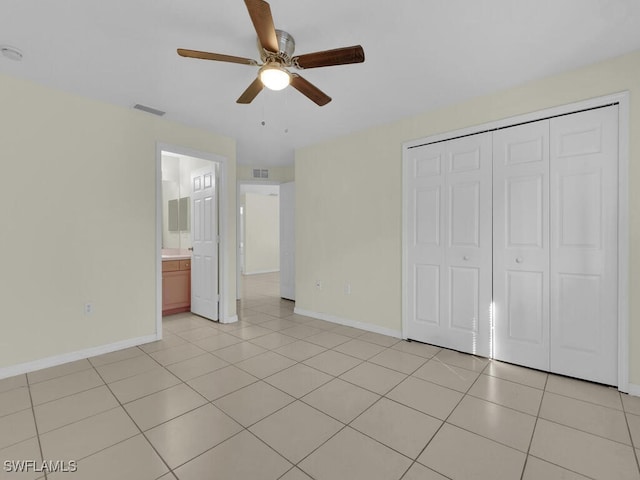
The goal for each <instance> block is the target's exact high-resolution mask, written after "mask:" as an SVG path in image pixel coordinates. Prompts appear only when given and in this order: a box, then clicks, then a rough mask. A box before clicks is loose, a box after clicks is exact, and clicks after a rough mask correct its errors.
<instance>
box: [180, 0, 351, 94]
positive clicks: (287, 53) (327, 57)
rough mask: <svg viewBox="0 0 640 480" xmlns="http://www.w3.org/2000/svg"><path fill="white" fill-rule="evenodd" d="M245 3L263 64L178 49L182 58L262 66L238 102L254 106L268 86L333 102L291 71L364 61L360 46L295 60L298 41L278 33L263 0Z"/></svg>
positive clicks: (250, 0) (326, 51)
mask: <svg viewBox="0 0 640 480" xmlns="http://www.w3.org/2000/svg"><path fill="white" fill-rule="evenodd" d="M244 3H245V4H246V6H247V10H249V16H250V17H251V21H252V22H253V26H254V28H255V29H256V33H257V34H258V50H260V58H261V59H262V63H258V62H257V61H256V60H252V59H250V58H243V57H234V56H232V55H223V54H220V53H209V52H200V51H197V50H186V49H183V48H179V49H178V55H180V56H182V57H191V58H200V59H203V60H217V61H219V62H230V63H240V64H243V65H254V66H259V67H260V70H259V71H258V76H257V78H256V79H255V80H254V81H253V82H252V83H251V85H249V87H248V88H247V89H246V90H245V91H244V92H243V93H242V95H240V98H238V100H236V102H237V103H245V104H246V103H251V102H252V101H253V99H254V98H256V96H257V95H258V94H259V93H260V92H261V91H262V89H263V88H264V87H265V86H266V87H267V88H269V89H271V90H282V89H283V88H286V87H287V86H288V85H291V86H292V87H293V88H295V89H296V90H298V91H299V92H300V93H302V94H303V95H305V96H306V97H307V98H309V99H310V100H311V101H313V102H315V103H316V104H318V105H319V106H323V105H326V104H327V103H329V102H330V101H331V97H329V96H328V95H327V94H325V93H324V92H323V91H321V90H320V89H319V88H317V87H316V86H315V85H313V84H311V83H310V82H308V81H307V80H305V79H304V78H302V77H301V76H300V75H298V74H297V73H291V72H290V71H289V70H288V68H291V67H293V68H296V69H306V68H317V67H329V66H332V65H346V64H350V63H362V62H364V50H363V49H362V47H361V46H360V45H354V46H352V47H343V48H336V49H334V50H322V51H320V52H314V53H307V54H305V55H298V56H295V57H294V56H292V55H293V52H294V50H295V41H294V40H293V37H292V36H291V35H290V34H289V33H287V32H285V31H282V30H276V28H275V27H274V25H273V17H272V16H271V7H270V6H269V4H268V3H267V2H265V1H264V0H244Z"/></svg>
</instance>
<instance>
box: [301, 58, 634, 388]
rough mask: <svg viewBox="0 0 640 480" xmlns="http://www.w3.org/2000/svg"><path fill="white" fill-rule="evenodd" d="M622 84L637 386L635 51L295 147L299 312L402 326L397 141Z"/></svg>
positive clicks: (591, 94)
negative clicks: (626, 99) (347, 288)
mask: <svg viewBox="0 0 640 480" xmlns="http://www.w3.org/2000/svg"><path fill="white" fill-rule="evenodd" d="M426 80H427V81H428V79H426ZM624 90H629V91H630V92H631V95H630V97H631V100H630V117H631V118H630V135H629V136H630V157H629V164H630V165H629V184H630V195H629V206H630V219H629V224H630V225H629V226H630V239H629V240H630V245H631V251H630V257H631V258H630V260H631V262H630V279H629V280H630V284H629V289H630V292H631V299H630V355H631V357H630V381H631V383H634V384H640V297H638V295H633V293H634V292H637V291H638V289H639V288H640V189H638V188H635V186H636V185H639V184H640V135H638V128H640V123H639V120H638V116H639V115H640V52H635V53H632V54H629V55H626V56H623V57H619V58H615V59H611V60H609V61H605V62H602V63H599V64H596V65H592V66H589V67H586V68H582V69H580V70H576V71H571V72H568V73H564V74H561V75H556V76H552V77H549V78H545V79H541V80H536V81H532V82H530V83H528V84H525V85H522V86H519V87H517V88H512V89H509V90H506V91H502V92H499V93H496V94H493V95H489V96H484V97H480V98H476V99H473V100H470V101H466V102H464V103H461V104H458V105H454V106H450V107H447V108H442V109H439V110H435V111H430V112H425V113H424V114H422V115H419V116H416V117H412V118H408V119H405V120H403V121H400V122H397V123H394V124H391V125H386V126H383V127H379V128H373V129H369V130H365V131H362V132H359V133H356V134H353V135H349V136H345V137H341V138H338V139H334V140H331V141H327V142H324V143H321V144H318V145H315V146H311V147H308V148H304V149H301V150H298V151H297V152H296V160H295V175H296V308H300V309H304V310H311V311H315V312H319V313H323V314H326V315H333V316H337V317H342V318H345V319H349V320H355V321H360V322H366V323H369V324H371V325H373V326H377V327H382V328H386V329H390V330H394V331H400V330H401V308H402V305H401V255H402V245H401V240H402V143H403V142H405V141H408V140H412V139H416V138H421V137H426V136H429V135H434V134H436V133H442V132H447V131H451V130H456V129H460V128H465V127H469V126H473V125H478V124H482V123H486V122H490V121H494V120H500V119H503V118H507V117H510V116H514V115H519V114H523V113H527V112H533V111H536V110H542V109H545V108H549V107H553V106H557V105H562V104H567V103H572V102H577V101H580V100H584V99H589V98H593V97H598V96H603V95H607V94H611V93H616V92H620V91H624ZM316 280H321V281H322V288H321V289H320V288H317V287H316V286H315V282H316ZM345 282H350V283H351V290H352V293H351V295H345V293H344V283H345Z"/></svg>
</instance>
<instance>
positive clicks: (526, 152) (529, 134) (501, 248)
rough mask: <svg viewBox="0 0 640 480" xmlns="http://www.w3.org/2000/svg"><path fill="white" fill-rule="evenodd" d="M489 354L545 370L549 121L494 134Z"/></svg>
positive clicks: (546, 359)
mask: <svg viewBox="0 0 640 480" xmlns="http://www.w3.org/2000/svg"><path fill="white" fill-rule="evenodd" d="M493 301H494V317H493V318H494V320H493V322H494V339H493V354H494V358H496V359H498V360H504V361H506V362H510V363H516V364H519V365H527V366H529V367H533V368H537V369H540V370H549V120H541V121H539V122H535V123H529V124H525V125H520V126H516V127H510V128H505V129H502V130H498V131H496V132H495V133H494V135H493Z"/></svg>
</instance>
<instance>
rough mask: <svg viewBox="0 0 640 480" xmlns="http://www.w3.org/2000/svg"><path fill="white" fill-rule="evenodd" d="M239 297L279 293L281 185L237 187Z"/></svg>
mask: <svg viewBox="0 0 640 480" xmlns="http://www.w3.org/2000/svg"><path fill="white" fill-rule="evenodd" d="M238 217H239V218H238V227H239V235H238V265H239V275H238V279H239V282H240V283H239V288H238V296H239V298H243V299H245V300H258V299H260V298H262V297H275V296H279V295H280V185H264V184H260V185H258V184H250V183H241V184H240V185H239V189H238Z"/></svg>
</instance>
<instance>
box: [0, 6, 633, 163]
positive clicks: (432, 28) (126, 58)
mask: <svg viewBox="0 0 640 480" xmlns="http://www.w3.org/2000/svg"><path fill="white" fill-rule="evenodd" d="M270 4H271V11H272V13H273V17H274V21H275V26H276V28H279V29H282V30H286V31H288V32H289V33H290V34H292V35H293V37H294V38H295V40H296V45H297V48H296V53H297V54H302V53H310V52H314V51H318V50H324V49H331V48H337V47H343V46H350V45H355V44H361V45H362V46H363V47H364V50H365V55H366V61H365V63H364V64H357V65H345V66H338V67H327V68H319V69H312V70H307V71H300V72H299V73H301V74H302V75H303V76H304V77H305V78H306V79H307V80H309V81H311V82H312V83H314V84H315V85H316V86H317V87H319V88H320V89H321V90H323V91H324V92H325V93H327V94H328V95H329V96H331V97H332V98H333V101H332V102H331V103H329V104H328V105H326V106H324V107H318V106H317V105H315V104H314V103H312V102H311V101H310V100H308V99H307V98H305V97H303V96H302V95H301V94H300V93H299V92H297V91H296V90H294V89H292V88H287V89H286V90H284V91H281V92H271V91H268V90H266V89H265V90H264V91H263V92H262V93H260V95H258V97H257V98H256V100H254V102H253V103H252V104H251V105H238V104H236V103H235V100H236V99H237V98H238V96H239V95H240V94H241V93H242V92H243V91H244V89H245V88H246V87H247V86H248V85H249V84H250V83H251V82H252V81H253V79H254V78H255V75H256V73H257V67H250V66H246V65H237V64H230V63H221V62H211V61H205V60H194V59H187V58H181V57H179V56H178V55H177V54H176V48H178V47H180V48H187V49H194V50H205V51H210V52H216V53H224V54H229V55H236V56H242V57H249V58H255V59H259V56H258V52H257V49H256V37H255V32H254V30H253V26H252V24H251V21H250V19H249V15H248V13H247V10H246V7H245V5H244V2H243V1H242V0H109V1H105V0H64V1H58V2H56V1H42V0H4V1H3V2H2V3H1V4H0V7H1V8H2V10H0V45H13V46H15V47H18V48H19V49H21V50H22V51H23V53H24V59H23V61H22V62H19V63H18V62H14V61H11V60H8V59H5V58H1V57H0V72H3V73H6V74H9V75H12V76H17V77H23V78H28V79H31V80H34V81H36V82H40V83H43V84H46V85H50V86H52V87H55V88H59V89H62V90H66V91H70V92H74V93H77V94H80V95H84V96H88V97H93V98H97V99H100V100H104V101H106V102H110V103H114V104H118V105H123V106H128V107H131V106H133V105H134V104H136V103H141V104H144V105H148V106H151V107H154V108H157V109H160V110H164V111H166V112H167V115H166V118H169V119H171V120H175V121H179V122H183V123H186V124H189V125H194V126H198V127H202V128H205V129H208V130H211V131H213V132H217V133H220V134H223V135H227V136H231V137H234V138H236V139H237V142H238V146H237V155H238V162H239V163H242V164H253V165H265V166H276V165H290V164H292V162H293V149H295V148H298V147H301V146H305V145H309V144H312V143H315V142H318V141H320V140H323V139H327V138H331V137H334V136H337V135H342V134H346V133H349V132H353V131H357V130H362V129H364V128H367V127H370V126H374V125H380V124H385V123H389V122H393V121H395V120H398V119H399V118H402V117H406V116H410V115H414V114H417V113H419V112H423V111H426V110H430V109H433V108H437V107H440V106H443V105H447V104H452V103H455V102H459V101H462V100H464V99H467V98H471V97H475V96H478V95H483V94H487V93H490V92H493V91H498V90H501V89H504V88H507V87H510V86H513V85H517V84H520V83H523V82H525V81H527V80H532V79H536V78H541V77H545V76H548V75H550V74H554V73H557V72H561V71H565V70H570V69H573V68H576V67H579V66H582V65H587V64H590V63H593V62H596V61H599V60H602V59H605V58H609V57H612V56H616V55H619V54H623V53H627V52H630V51H633V50H637V49H640V1H638V0H537V1H532V0H395V1H389V0H385V1H383V0H348V1H345V0H324V1H317V0H315V1H311V0H271V2H270ZM263 121H264V122H265V126H262V125H261V122H263ZM285 130H288V133H285Z"/></svg>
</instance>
